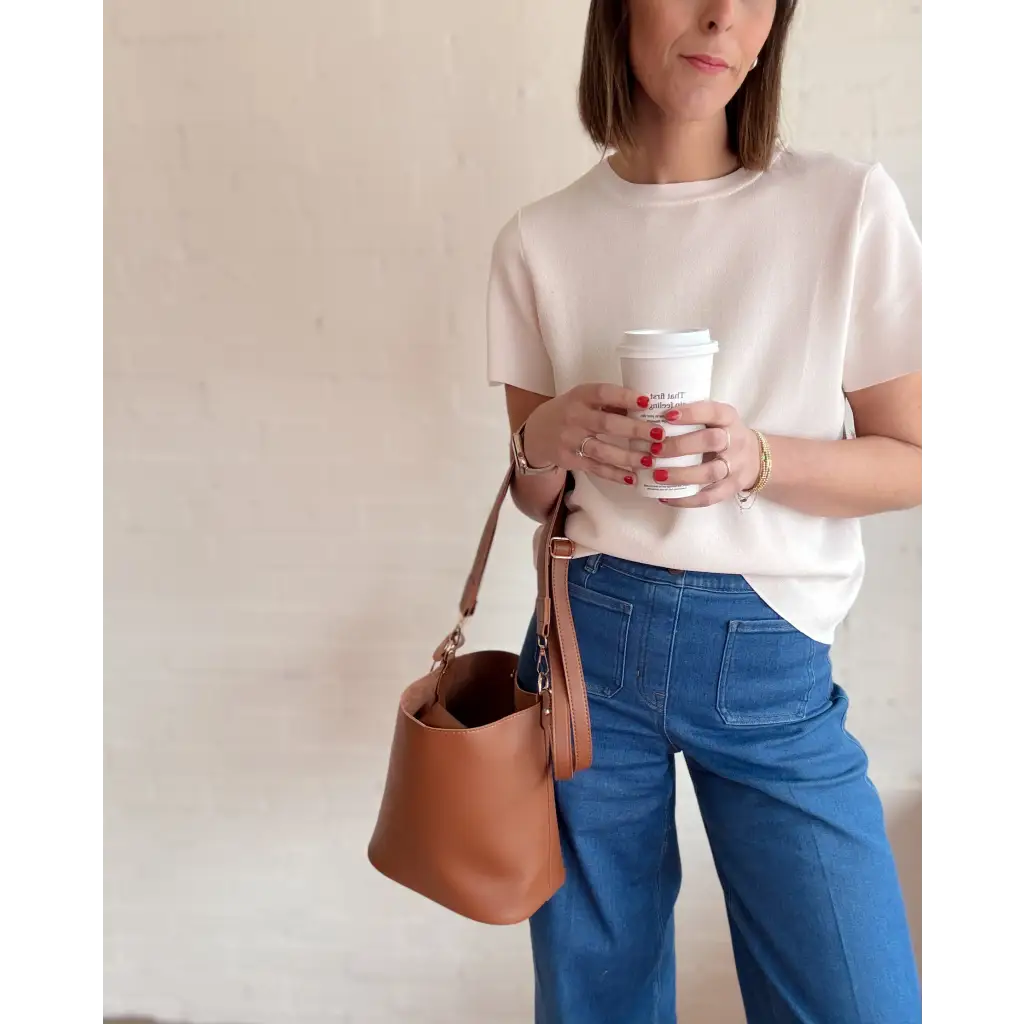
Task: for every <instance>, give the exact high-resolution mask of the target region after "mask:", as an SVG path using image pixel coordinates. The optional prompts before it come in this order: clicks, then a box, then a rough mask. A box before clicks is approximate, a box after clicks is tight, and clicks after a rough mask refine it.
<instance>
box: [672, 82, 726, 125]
mask: <svg viewBox="0 0 1024 1024" xmlns="http://www.w3.org/2000/svg"><path fill="white" fill-rule="evenodd" d="M731 98H732V93H730V94H729V95H728V96H725V95H723V94H722V92H721V90H718V89H715V90H701V91H700V92H698V93H696V94H694V93H691V94H690V95H688V96H677V97H675V98H674V100H673V102H671V103H666V104H663V105H662V110H663V111H664V112H665V116H666V117H667V118H668V119H669V120H670V121H707V120H709V119H710V118H712V117H717V116H718V115H719V114H721V113H722V111H723V110H725V107H726V104H727V103H728V102H729V100H730V99H731Z"/></svg>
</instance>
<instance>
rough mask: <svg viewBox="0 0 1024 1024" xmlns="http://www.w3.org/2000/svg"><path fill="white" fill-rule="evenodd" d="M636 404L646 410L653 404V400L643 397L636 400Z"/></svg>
mask: <svg viewBox="0 0 1024 1024" xmlns="http://www.w3.org/2000/svg"><path fill="white" fill-rule="evenodd" d="M636 404H637V405H639V406H640V408H641V409H646V408H647V406H649V405H650V404H651V400H650V399H649V398H648V397H647V396H646V395H641V396H640V397H639V398H638V399H637V400H636Z"/></svg>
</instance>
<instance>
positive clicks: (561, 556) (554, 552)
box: [548, 537, 576, 561]
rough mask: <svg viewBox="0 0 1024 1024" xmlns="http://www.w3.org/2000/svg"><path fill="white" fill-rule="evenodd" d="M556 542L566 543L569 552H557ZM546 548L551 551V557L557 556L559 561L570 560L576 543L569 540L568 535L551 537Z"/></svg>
mask: <svg viewBox="0 0 1024 1024" xmlns="http://www.w3.org/2000/svg"><path fill="white" fill-rule="evenodd" d="M556 544H565V545H567V546H568V548H569V553H568V554H559V553H558V549H557V548H556V547H555V545H556ZM548 548H549V550H550V551H551V557H552V558H557V559H559V560H561V561H570V560H571V559H572V556H573V554H574V553H575V551H576V545H575V544H574V543H573V542H572V541H571V540H569V538H568V537H552V538H551V543H550V544H549V545H548Z"/></svg>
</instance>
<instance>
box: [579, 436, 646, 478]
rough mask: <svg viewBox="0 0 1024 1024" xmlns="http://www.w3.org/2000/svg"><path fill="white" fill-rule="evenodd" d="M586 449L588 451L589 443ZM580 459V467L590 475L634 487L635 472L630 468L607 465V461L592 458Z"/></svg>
mask: <svg viewBox="0 0 1024 1024" xmlns="http://www.w3.org/2000/svg"><path fill="white" fill-rule="evenodd" d="M587 451H588V452H589V451H590V445H589V444H588V445H587ZM580 461H581V462H582V463H583V465H582V466H581V467H580V468H581V469H582V470H583V472H585V473H588V474H589V475H590V476H596V477H600V478H601V479H602V480H609V481H611V482H612V483H613V484H623V485H624V486H626V487H634V486H635V485H636V473H634V472H633V471H632V470H631V469H628V468H623V467H621V466H609V465H608V464H607V463H604V462H595V461H594V460H593V459H581V460H580Z"/></svg>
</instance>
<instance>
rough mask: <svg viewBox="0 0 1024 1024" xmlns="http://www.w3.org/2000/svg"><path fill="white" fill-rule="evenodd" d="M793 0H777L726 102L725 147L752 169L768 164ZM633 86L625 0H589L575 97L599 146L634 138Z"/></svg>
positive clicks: (776, 132)
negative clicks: (757, 49)
mask: <svg viewBox="0 0 1024 1024" xmlns="http://www.w3.org/2000/svg"><path fill="white" fill-rule="evenodd" d="M796 5H797V0H777V3H776V8H775V19H774V21H773V22H772V28H771V31H770V32H769V33H768V39H767V41H766V42H765V44H764V47H763V48H762V50H761V53H760V54H759V55H758V61H757V67H755V68H754V69H753V70H752V71H751V72H750V73H749V74H748V75H747V77H746V78H745V79H744V81H743V84H742V85H741V86H740V87H739V90H738V91H737V93H736V95H735V96H733V98H732V99H731V100H730V101H729V103H728V104H727V105H726V108H725V118H726V123H727V124H728V128H729V148H730V149H731V150H732V151H733V152H734V153H735V154H736V155H737V156H738V157H739V160H740V163H741V164H742V165H743V166H744V167H747V168H750V169H752V170H762V171H763V170H767V168H768V166H769V164H770V163H771V160H772V154H773V152H774V150H775V146H776V143H777V141H778V136H779V108H780V106H781V101H782V57H783V54H784V52H785V48H786V37H787V35H788V34H789V27H790V25H791V23H792V21H793V14H794V12H795V11H796ZM635 87H636V78H635V77H634V75H633V69H632V67H631V65H630V61H629V2H628V0H591V2H590V14H589V15H588V17H587V31H586V36H585V38H584V42H583V68H582V70H581V72H580V84H579V97H578V102H579V112H580V120H581V121H582V122H583V127H584V128H585V129H586V130H587V134H588V135H589V136H590V137H591V138H592V139H593V140H594V143H595V144H596V145H598V146H600V147H601V148H602V149H608V148H609V147H610V146H614V147H616V148H622V147H623V146H628V145H631V144H632V143H633V142H634V139H633V127H634V124H635V110H634V108H633V90H634V88H635Z"/></svg>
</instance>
